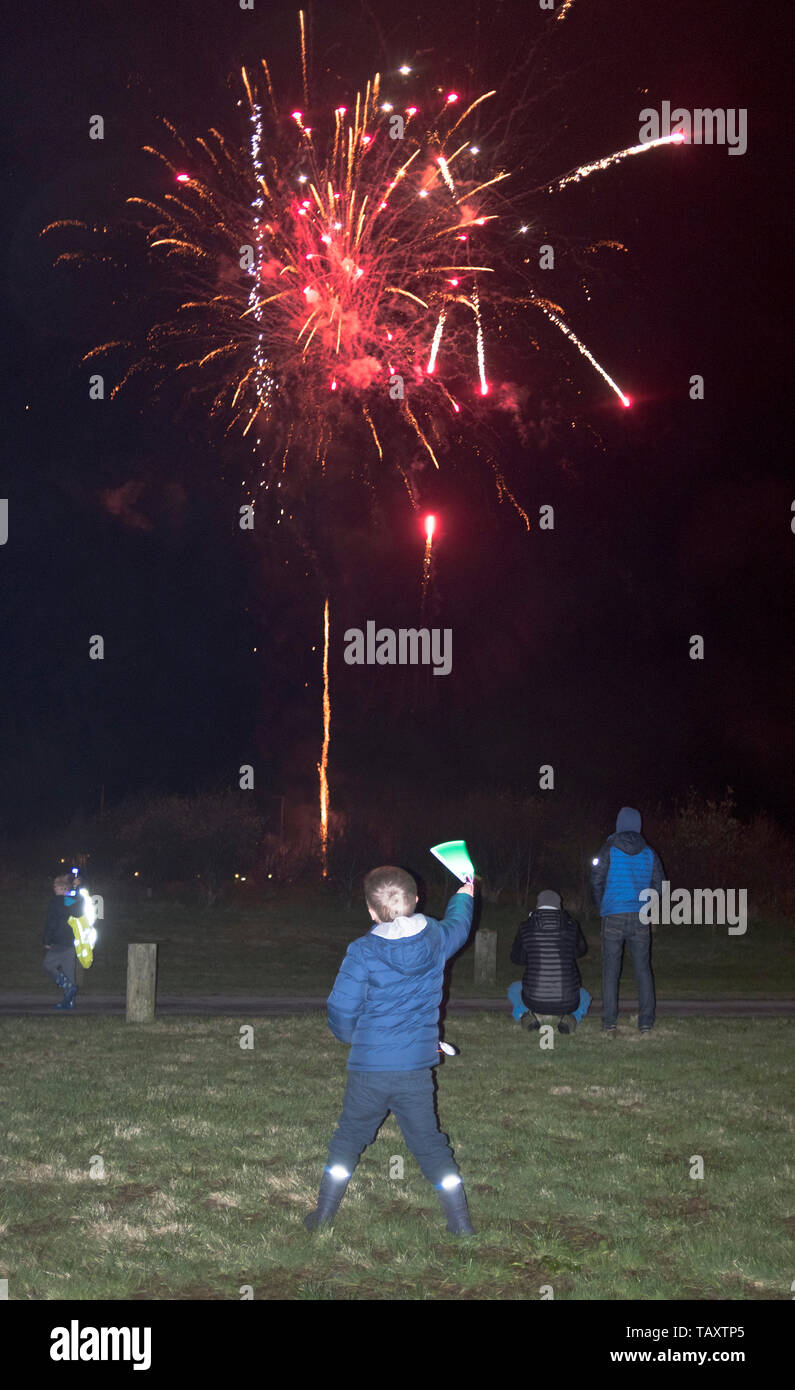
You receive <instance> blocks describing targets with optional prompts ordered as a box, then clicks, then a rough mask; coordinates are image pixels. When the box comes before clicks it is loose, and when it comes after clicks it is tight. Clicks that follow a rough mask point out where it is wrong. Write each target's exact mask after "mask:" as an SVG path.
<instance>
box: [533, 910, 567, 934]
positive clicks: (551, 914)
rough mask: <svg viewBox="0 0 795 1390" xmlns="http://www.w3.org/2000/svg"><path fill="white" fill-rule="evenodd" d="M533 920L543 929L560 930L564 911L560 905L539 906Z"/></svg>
mask: <svg viewBox="0 0 795 1390" xmlns="http://www.w3.org/2000/svg"><path fill="white" fill-rule="evenodd" d="M533 921H534V922H535V923H536V925H537V926H539V927H540V928H541V929H542V931H560V928H561V926H562V924H563V912H562V910H561V909H560V908H559V907H537V908H536V910H535V912H534V913H533Z"/></svg>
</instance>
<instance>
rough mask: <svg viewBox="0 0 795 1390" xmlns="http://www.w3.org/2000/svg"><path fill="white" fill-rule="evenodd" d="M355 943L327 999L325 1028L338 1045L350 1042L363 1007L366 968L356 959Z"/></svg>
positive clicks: (347, 952) (349, 950)
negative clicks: (336, 1040) (326, 1024)
mask: <svg viewBox="0 0 795 1390" xmlns="http://www.w3.org/2000/svg"><path fill="white" fill-rule="evenodd" d="M355 946H356V942H352V943H351V945H350V946H349V947H348V949H347V951H346V952H345V959H344V960H343V962H342V965H341V966H340V968H339V970H338V972H337V978H336V980H335V981H334V987H333V989H332V991H331V994H330V995H329V997H328V1001H327V1008H328V1026H329V1028H330V1029H331V1031H332V1033H333V1034H334V1037H335V1038H337V1039H338V1040H339V1041H340V1042H344V1043H350V1042H353V1033H354V1029H355V1028H356V1024H357V1022H358V1020H359V1015H360V1013H361V1012H362V1009H363V1008H364V1001H365V996H366V994H367V968H366V966H365V965H363V964H362V962H361V961H360V960H358V959H357V957H356V953H355Z"/></svg>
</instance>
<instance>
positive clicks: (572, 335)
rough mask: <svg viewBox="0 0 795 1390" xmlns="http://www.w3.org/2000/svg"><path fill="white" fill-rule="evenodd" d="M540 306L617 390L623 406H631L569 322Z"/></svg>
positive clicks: (612, 387)
mask: <svg viewBox="0 0 795 1390" xmlns="http://www.w3.org/2000/svg"><path fill="white" fill-rule="evenodd" d="M538 307H539V308H540V309H541V312H542V313H543V314H546V316H547V318H548V319H549V320H550V322H552V323H554V325H555V327H556V328H559V329H560V331H561V333H564V334H565V336H566V337H567V338H568V339H569V341H570V342H572V343H573V344H574V346H575V347H576V348H577V349H578V350H579V351H580V352H581V353H582V355H583V357H587V359H588V361H589V362H590V364H591V366H592V367H594V368H595V369H596V371H597V372H598V373H599V375H600V376H601V377H602V378H603V380H604V381H606V382H607V384H608V386H609V387H610V389H611V391H615V393H616V395H617V396H618V399H619V400H620V401H621V404H622V405H623V406H627V407H629V406H630V405H631V404H632V402H631V401H630V399H629V396H625V395H624V392H623V391H622V390H621V387H620V386H617V385H616V383H615V382H614V380H613V378H612V377H611V376H608V374H607V372H606V371H605V369H604V367H601V366H600V365H599V363H598V362H597V360H596V358H595V357H594V355H593V353H591V352H589V351H588V349H587V347H586V346H585V343H583V342H581V341H580V339H579V338H578V337H577V334H576V333H574V332H573V331H572V329H571V328H569V326H568V324H566V323H564V322H563V319H561V318H559V317H558V315H557V314H555V313H553V312H552V310H551V309H548V308H546V307H545V306H544V305H542V304H539V306H538Z"/></svg>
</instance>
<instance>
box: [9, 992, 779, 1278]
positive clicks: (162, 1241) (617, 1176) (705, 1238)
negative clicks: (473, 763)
mask: <svg viewBox="0 0 795 1390" xmlns="http://www.w3.org/2000/svg"><path fill="white" fill-rule="evenodd" d="M247 1023H248V1020H246V1019H245V1018H240V1019H232V1018H230V1019H225V1018H214V1019H207V1018H204V1019H169V1020H167V1021H161V1022H156V1023H154V1024H152V1025H146V1026H140V1025H139V1026H131V1025H126V1024H125V1023H124V1022H123V1021H122V1020H119V1019H114V1018H93V1019H89V1018H87V1017H80V1016H79V1015H67V1016H60V1017H59V1016H55V1017H53V1018H46V1019H33V1018H28V1019H14V1020H12V1019H5V1020H0V1046H1V1047H2V1051H1V1052H0V1056H2V1059H3V1060H2V1084H3V1089H4V1093H5V1107H4V1108H5V1123H6V1128H7V1133H6V1137H5V1142H4V1145H3V1149H2V1154H0V1164H1V1165H2V1183H1V1184H0V1191H1V1192H2V1196H1V1197H0V1234H2V1243H1V1244H0V1277H7V1278H8V1279H9V1297H10V1298H11V1299H12V1300H13V1299H57V1298H62V1297H68V1298H74V1299H91V1300H96V1299H101V1298H109V1299H152V1298H157V1299H235V1300H236V1299H239V1298H240V1297H242V1296H243V1295H242V1294H241V1289H245V1288H246V1287H247V1286H250V1287H251V1289H252V1290H253V1295H254V1297H255V1298H258V1299H277V1298H278V1299H312V1300H317V1299H323V1300H329V1299H331V1300H348V1299H351V1300H373V1299H378V1300H391V1299H400V1300H407V1299H409V1300H422V1301H424V1300H438V1299H456V1300H460V1299H479V1300H483V1299H487V1300H491V1299H494V1300H504V1299H508V1300H526V1299H538V1298H540V1297H541V1296H542V1290H543V1289H544V1288H545V1287H547V1286H551V1287H552V1290H553V1292H554V1297H555V1298H556V1299H588V1300H590V1299H612V1300H618V1301H621V1300H629V1299H650V1300H656V1299H664V1298H671V1299H675V1300H676V1299H703V1300H716V1299H742V1300H746V1299H789V1298H790V1297H791V1290H790V1284H791V1279H792V1269H791V1246H790V1236H791V1229H792V1224H793V1212H794V1211H795V1200H794V1199H793V1193H792V1188H791V1185H790V1180H789V1171H788V1163H789V1153H790V1147H789V1145H790V1133H789V1131H790V1118H789V1099H790V1092H789V1081H788V1076H789V1075H791V1066H792V1029H791V1026H790V1025H788V1024H787V1022H786V1021H783V1020H776V1019H762V1020H747V1019H743V1020H731V1021H718V1020H704V1019H686V1020H676V1021H674V1022H671V1023H666V1024H665V1025H664V1026H658V1029H657V1030H656V1032H655V1034H654V1035H653V1036H652V1037H651V1038H650V1039H648V1040H644V1041H641V1040H640V1038H639V1035H638V1032H637V1029H636V1028H635V1027H634V1026H632V1025H631V1024H625V1023H623V1022H622V1024H621V1027H620V1032H619V1036H618V1038H617V1039H616V1040H615V1041H614V1042H609V1041H607V1040H606V1039H604V1038H602V1037H601V1036H600V1034H599V1031H598V1024H597V1022H596V1021H593V1020H587V1021H586V1022H585V1024H584V1025H582V1026H581V1028H580V1029H579V1030H578V1032H577V1034H576V1035H575V1036H573V1037H570V1038H562V1037H560V1035H557V1034H556V1035H555V1047H554V1049H553V1050H552V1051H551V1052H544V1051H542V1050H541V1048H540V1047H539V1045H538V1035H537V1034H536V1035H534V1036H533V1037H531V1036H530V1035H528V1034H527V1033H525V1032H524V1031H522V1030H520V1029H519V1028H518V1027H517V1025H515V1024H513V1023H512V1022H511V1021H510V1020H509V1019H508V1018H506V1017H504V1016H497V1015H494V1014H476V1015H472V1016H466V1017H461V1018H458V1019H456V1020H455V1025H454V1027H453V1025H452V1024H451V1025H450V1026H449V1027H448V1036H449V1037H450V1039H451V1040H452V1041H454V1042H455V1043H456V1044H457V1045H458V1047H459V1048H460V1049H461V1055H460V1056H458V1057H456V1058H454V1059H452V1060H451V1061H448V1062H446V1063H445V1064H444V1066H443V1067H442V1068H440V1074H439V1106H440V1116H441V1120H442V1127H443V1129H445V1130H446V1131H447V1132H449V1134H450V1136H451V1139H452V1142H453V1145H454V1149H455V1153H456V1158H457V1161H458V1162H459V1163H460V1165H461V1169H462V1172H463V1174H464V1178H465V1181H466V1184H467V1191H468V1195H469V1200H470V1207H471V1212H472V1217H473V1222H474V1225H475V1227H476V1230H477V1233H478V1234H477V1236H476V1238H475V1239H474V1240H470V1241H457V1240H456V1239H455V1238H454V1237H452V1236H449V1235H447V1234H446V1232H445V1229H444V1223H443V1219H442V1215H441V1211H440V1208H439V1207H438V1203H437V1199H436V1195H435V1193H434V1192H433V1191H432V1189H431V1188H430V1187H429V1185H428V1184H427V1183H426V1182H425V1181H424V1179H423V1178H422V1176H421V1174H420V1173H419V1170H418V1169H417V1166H416V1164H415V1162H414V1160H413V1158H412V1157H411V1155H410V1154H409V1153H408V1152H407V1150H406V1146H405V1143H404V1141H403V1139H402V1136H401V1135H400V1132H399V1130H398V1129H397V1127H396V1126H395V1124H394V1121H393V1120H392V1118H391V1117H390V1119H389V1120H387V1122H386V1123H385V1125H384V1126H383V1128H382V1130H381V1133H380V1135H379V1138H378V1139H377V1141H376V1143H375V1144H374V1145H373V1146H372V1147H371V1148H370V1149H368V1150H367V1151H366V1153H365V1156H364V1158H363V1160H362V1162H361V1164H360V1166H359V1168H358V1170H357V1172H356V1174H355V1176H354V1179H353V1181H352V1183H351V1186H350V1188H349V1191H348V1194H347V1196H346V1198H345V1200H344V1202H343V1205H342V1207H341V1208H340V1213H339V1216H338V1219H337V1222H336V1225H335V1227H334V1229H333V1230H332V1231H327V1232H321V1233H318V1234H316V1235H314V1236H312V1235H310V1234H309V1233H307V1232H306V1231H305V1230H304V1227H303V1217H304V1215H305V1214H306V1212H307V1211H308V1210H309V1209H310V1207H311V1206H312V1205H313V1200H314V1195H315V1192H316V1188H317V1183H318V1180H319V1177H320V1173H321V1169H322V1165H323V1163H324V1161H325V1154H326V1145H327V1142H328V1139H329V1137H330V1135H331V1132H332V1130H333V1127H334V1125H335V1122H336V1119H337V1115H338V1112H339V1107H340V1103H341V1098H342V1093H343V1089H344V1083H345V1070H344V1068H345V1061H346V1054H347V1050H346V1049H345V1048H344V1047H342V1046H341V1045H339V1044H337V1043H336V1042H335V1041H334V1039H333V1038H332V1036H331V1034H330V1033H329V1031H328V1028H327V1025H326V1022H325V1019H324V1017H323V1016H322V1015H321V1014H311V1015H307V1016H303V1017H295V1016H293V1017H279V1018H265V1019H257V1020H252V1026H253V1040H254V1047H253V1049H250V1050H243V1049H241V1047H240V1045H239V1039H240V1031H239V1030H240V1027H241V1025H245V1024H247ZM98 1155H99V1156H101V1158H102V1161H103V1163H104V1169H105V1176H104V1178H101V1179H98V1178H92V1176H91V1171H92V1168H91V1165H92V1162H93V1163H94V1166H95V1169H96V1156H98ZM694 1155H701V1156H702V1157H703V1159H704V1164H705V1177H704V1179H703V1180H697V1179H694V1178H691V1177H690V1168H691V1164H692V1162H693V1156H694ZM395 1157H401V1158H402V1159H403V1161H404V1165H405V1168H404V1177H403V1178H402V1179H395V1178H392V1177H390V1160H392V1159H393V1158H395ZM393 1166H394V1165H393ZM788 1223H789V1234H788V1229H787V1227H788Z"/></svg>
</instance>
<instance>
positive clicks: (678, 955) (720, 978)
mask: <svg viewBox="0 0 795 1390" xmlns="http://www.w3.org/2000/svg"><path fill="white" fill-rule="evenodd" d="M97 891H101V889H99V888H98V889H97ZM104 896H105V914H106V920H105V921H103V922H100V923H99V932H100V943H99V945H98V948H97V952H96V956H95V961H94V965H93V966H92V968H91V971H90V972H89V973H87V974H86V976H85V979H84V981H83V984H84V987H85V989H86V990H88V991H91V992H93V993H95V994H123V993H124V990H125V970H126V957H127V944H128V942H129V941H157V942H158V943H159V951H158V963H159V964H158V971H159V973H158V988H159V991H160V993H161V994H183V995H192V994H199V995H203V994H246V995H251V994H267V995H279V994H282V995H298V994H310V995H327V994H328V993H329V991H330V989H331V986H332V984H333V982H334V976H335V974H336V972H337V969H338V967H339V963H340V961H341V959H342V957H343V955H344V953H345V949H346V947H347V945H348V943H349V942H350V941H351V940H353V938H354V937H356V936H359V935H361V934H362V933H364V932H365V931H366V930H367V929H368V926H369V919H368V918H367V916H366V913H365V911H364V910H363V909H362V908H361V907H354V908H352V909H351V908H346V907H345V906H343V905H341V904H340V903H339V901H338V900H337V899H336V898H335V897H334V896H333V895H332V894H331V893H328V892H326V893H323V892H322V891H319V890H318V891H311V890H307V889H293V890H287V889H286V890H284V891H282V892H280V893H279V894H278V895H277V894H274V895H273V896H272V897H270V898H267V899H265V900H264V901H263V902H262V903H260V904H257V905H253V904H251V903H240V904H238V903H235V902H234V901H232V902H225V903H223V904H221V906H219V907H218V908H217V909H215V910H212V911H210V910H207V909H201V908H195V909H192V908H189V907H186V906H184V905H182V904H180V903H166V902H157V901H147V900H145V899H142V900H141V901H140V902H138V903H137V904H135V903H131V902H130V901H129V900H127V901H124V900H122V899H121V898H120V897H117V896H114V894H113V892H112V891H111V890H107V891H106V893H105V895H104ZM7 898H8V900H7V901H6V903H5V907H6V911H5V913H4V923H5V933H4V934H5V938H6V939H5V942H4V954H3V965H4V970H3V984H2V986H1V987H0V988H2V991H3V992H7V991H8V992H12V991H19V992H24V993H41V994H46V993H47V992H48V991H51V990H52V986H51V984H50V983H49V981H48V980H47V977H46V976H45V975H44V974H43V972H42V969H41V962H42V959H43V955H44V952H43V949H42V947H41V944H40V943H41V935H42V925H43V920H44V914H45V911H46V903H47V894H46V892H45V894H44V896H43V897H42V896H41V895H40V894H34V893H18V894H15V895H13V897H12V896H11V895H7ZM445 901H446V900H445V899H444V898H442V897H439V898H438V899H432V900H431V901H430V902H429V904H428V912H429V913H431V914H432V915H439V916H441V915H442V914H443V912H444V906H445ZM521 916H522V912H521V910H520V909H519V908H516V907H495V906H491V905H489V904H488V903H485V904H483V905H482V910H481V917H480V926H481V927H491V928H495V929H496V930H497V932H498V949H497V986H496V989H495V990H494V991H493V992H494V993H496V994H499V995H504V993H505V990H506V989H507V987H508V985H509V984H510V982H511V980H514V979H516V976H517V970H516V967H515V966H513V965H511V963H510V960H509V956H510V950H511V945H512V943H513V939H514V936H515V934H516V928H517V926H518V923H519V920H520V918H521ZM582 925H583V929H584V931H585V934H586V936H587V937H588V940H589V952H588V955H587V956H585V957H584V958H583V960H582V961H581V969H582V975H583V983H584V984H585V985H586V987H587V988H588V989H589V990H590V991H591V993H592V994H594V995H597V996H598V995H601V957H600V950H599V923H598V920H597V919H596V918H595V917H592V916H585V915H584V916H583V919H582ZM12 926H13V930H12ZM473 960H474V952H473V950H472V947H471V945H470V946H469V947H468V948H467V949H466V950H464V951H463V952H462V953H461V955H460V956H459V957H458V959H457V960H456V962H455V964H454V966H453V970H452V981H451V991H452V994H453V995H456V994H458V995H460V996H462V997H466V996H468V995H472V994H476V995H483V994H484V993H487V992H488V991H485V990H484V988H483V986H482V985H478V986H477V987H476V986H475V985H474V983H473ZM652 966H653V969H654V972H655V978H656V984H657V993H658V995H660V996H661V997H667V998H680V999H687V998H690V999H697V998H702V997H705V998H708V997H715V998H732V997H743V996H746V997H751V998H754V997H757V998H763V997H777V996H782V995H791V994H793V993H795V943H794V941H793V933H792V929H791V926H790V924H789V923H784V922H781V923H774V922H772V921H769V920H764V919H762V920H760V919H758V918H755V917H754V916H753V913H751V914H750V921H749V926H748V931H747V932H746V934H745V935H744V936H729V935H728V934H727V931H726V928H725V927H709V926H690V927H659V928H655V930H654V933H653V946H652ZM626 970H629V978H630V981H631V978H632V976H631V967H630V966H628V965H627V966H626V968H625V971H626ZM53 997H54V998H55V997H57V996H55V995H54V996H53Z"/></svg>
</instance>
